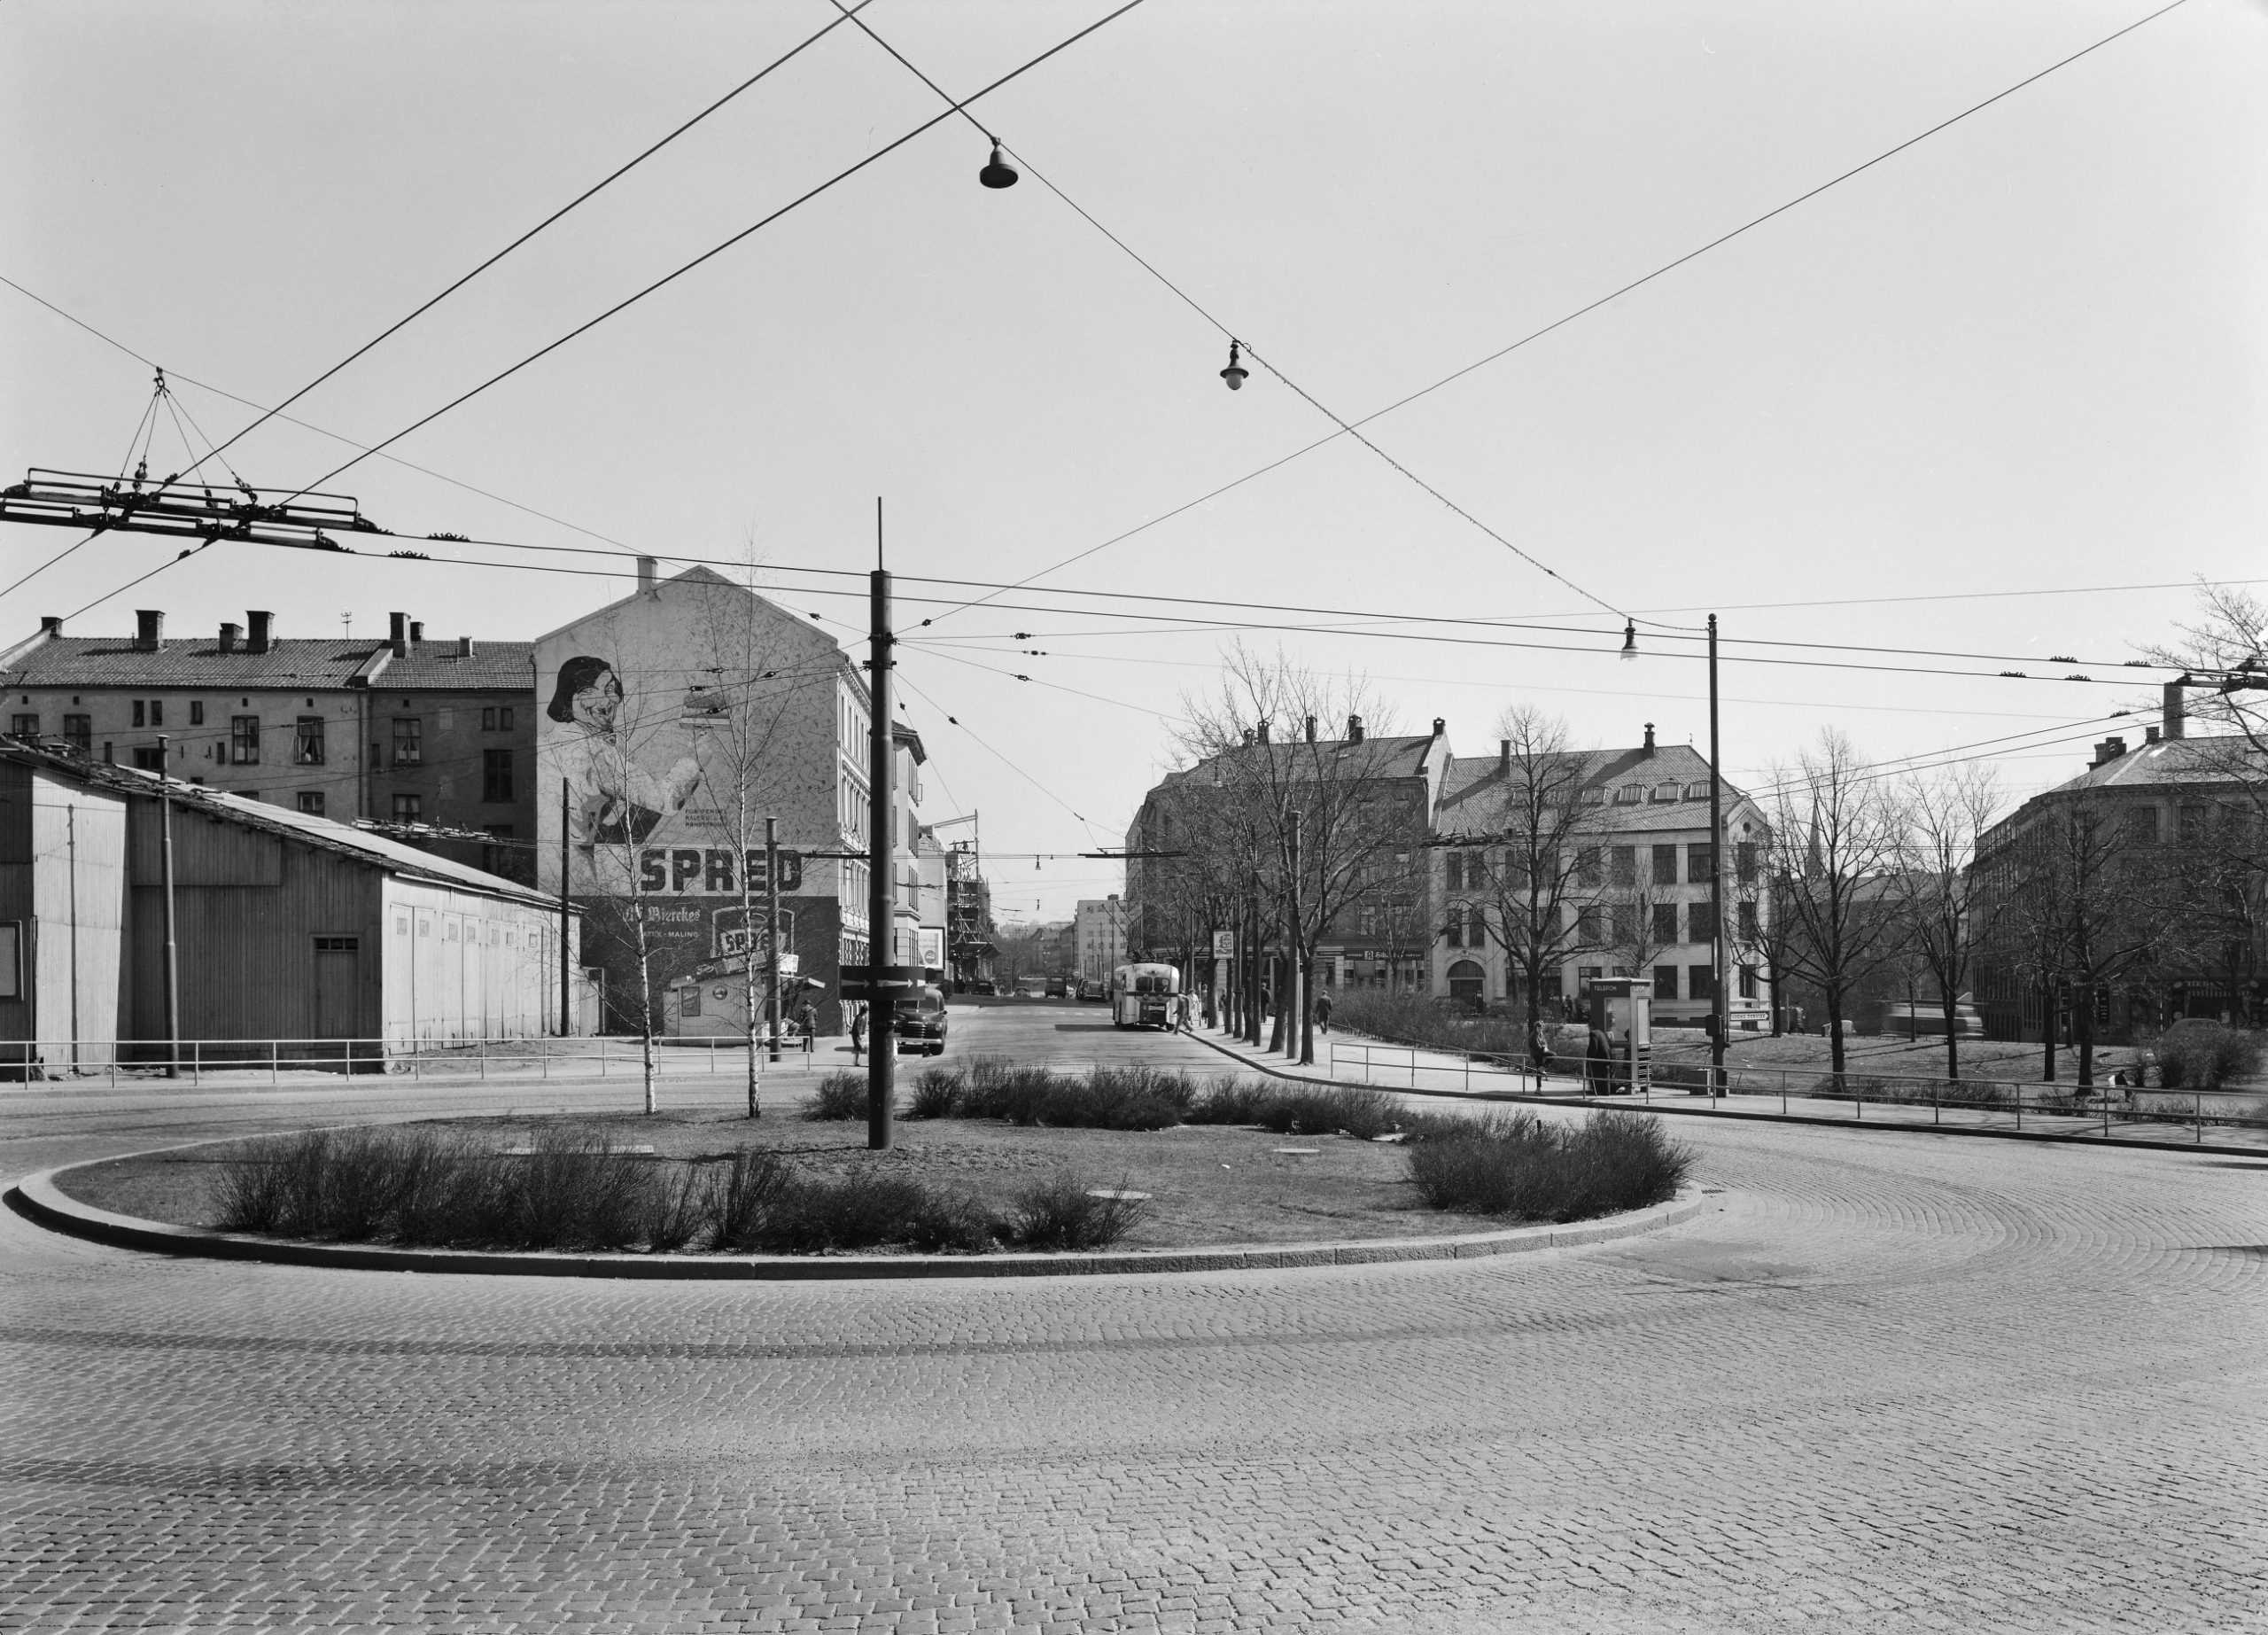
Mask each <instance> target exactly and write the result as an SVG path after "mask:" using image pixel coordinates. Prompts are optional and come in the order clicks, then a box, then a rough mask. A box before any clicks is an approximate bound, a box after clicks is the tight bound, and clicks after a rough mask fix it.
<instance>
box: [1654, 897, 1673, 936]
mask: <svg viewBox="0 0 2268 1635" xmlns="http://www.w3.org/2000/svg"><path fill="white" fill-rule="evenodd" d="M1654 940H1655V941H1656V942H1675V941H1676V940H1677V905H1676V904H1675V903H1656V904H1655V905H1654Z"/></svg>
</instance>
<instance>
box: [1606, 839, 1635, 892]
mask: <svg viewBox="0 0 2268 1635" xmlns="http://www.w3.org/2000/svg"><path fill="white" fill-rule="evenodd" d="M1607 860H1608V861H1607V870H1606V877H1607V880H1608V882H1609V883H1610V884H1614V885H1635V884H1638V848H1637V847H1635V846H1613V847H1610V848H1609V849H1608V852H1607Z"/></svg>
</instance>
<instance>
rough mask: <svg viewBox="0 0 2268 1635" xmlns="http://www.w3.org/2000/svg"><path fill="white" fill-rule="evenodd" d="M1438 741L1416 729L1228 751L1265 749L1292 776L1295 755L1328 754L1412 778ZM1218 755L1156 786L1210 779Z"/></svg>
mask: <svg viewBox="0 0 2268 1635" xmlns="http://www.w3.org/2000/svg"><path fill="white" fill-rule="evenodd" d="M1439 743H1441V740H1440V739H1439V738H1436V737H1435V736H1433V734H1431V733H1415V734H1411V735H1408V736H1399V737H1397V736H1385V737H1365V738H1361V739H1349V738H1325V739H1323V740H1321V741H1320V742H1317V743H1315V744H1309V743H1306V742H1304V741H1302V740H1294V741H1293V742H1292V743H1289V744H1285V743H1284V742H1282V741H1281V740H1278V741H1277V742H1275V743H1271V744H1248V745H1247V746H1246V747H1245V748H1244V749H1243V750H1242V751H1227V752H1228V753H1231V754H1237V753H1242V754H1246V755H1254V756H1257V755H1259V754H1260V753H1261V752H1262V751H1263V750H1264V751H1266V752H1267V753H1268V754H1269V755H1270V756H1271V757H1272V758H1274V759H1277V760H1278V761H1293V762H1294V765H1293V767H1291V768H1290V769H1289V770H1288V771H1287V774H1286V775H1287V776H1289V777H1293V778H1296V777H1297V776H1298V775H1299V772H1298V768H1297V766H1296V759H1297V758H1303V757H1307V756H1315V757H1317V758H1318V759H1321V758H1325V757H1327V758H1329V759H1330V760H1331V762H1332V765H1333V767H1334V769H1339V768H1344V767H1346V766H1348V764H1350V763H1352V764H1355V765H1357V766H1358V767H1359V772H1358V774H1357V775H1359V776H1362V777H1366V778H1414V777H1418V776H1421V775H1423V774H1424V772H1425V756H1426V752H1427V751H1430V750H1431V749H1433V746H1434V745H1435V744H1439ZM1217 759H1220V757H1218V756H1211V755H1208V756H1207V757H1206V758H1205V759H1203V760H1200V761H1199V762H1198V763H1197V764H1196V765H1195V766H1193V767H1183V768H1181V769H1180V770H1179V771H1177V772H1169V773H1168V774H1166V775H1165V776H1164V777H1162V778H1161V779H1159V780H1158V787H1159V788H1161V789H1162V788H1165V787H1167V786H1168V785H1169V784H1176V783H1181V782H1190V781H1194V782H1200V783H1202V782H1211V777H1210V775H1209V774H1208V773H1207V772H1206V768H1207V767H1210V766H1211V765H1212V764H1213V762H1214V761H1216V760H1217Z"/></svg>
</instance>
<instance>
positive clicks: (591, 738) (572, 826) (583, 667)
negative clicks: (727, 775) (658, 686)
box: [544, 654, 701, 880]
mask: <svg viewBox="0 0 2268 1635" xmlns="http://www.w3.org/2000/svg"><path fill="white" fill-rule="evenodd" d="M622 701H623V695H622V681H621V678H620V677H618V676H617V674H616V673H615V670H614V666H612V665H610V664H609V663H608V662H607V661H606V660H605V659H603V658H592V657H591V656H590V655H588V654H579V655H577V656H576V657H575V658H570V659H568V660H567V661H566V662H565V663H564V664H563V665H561V666H559V675H558V680H557V682H556V684H555V687H554V688H553V690H552V695H551V703H550V705H548V707H547V708H546V710H545V712H544V713H546V714H547V715H548V716H549V717H550V718H551V719H552V720H555V721H557V722H559V723H561V724H562V725H563V726H566V727H570V728H574V729H575V730H573V731H571V732H567V733H563V734H561V735H560V736H558V738H557V739H556V740H555V742H554V743H553V744H551V745H549V746H548V747H549V748H550V750H551V751H552V753H553V755H554V756H555V764H556V765H557V767H558V769H559V772H560V775H562V776H563V777H564V778H565V779H566V780H567V790H568V810H567V832H568V839H569V842H570V844H571V845H573V846H574V848H575V849H576V850H577V851H578V852H579V853H581V854H582V857H583V860H584V862H585V865H586V867H587V868H589V869H590V870H591V873H592V876H593V877H594V880H595V879H596V877H597V876H599V875H600V874H602V873H604V874H607V875H613V874H618V873H621V872H623V870H624V868H626V860H625V861H623V862H618V863H617V862H615V861H613V860H610V864H609V866H607V867H606V868H603V869H602V868H601V866H600V864H599V860H598V856H597V848H599V847H600V846H602V845H608V846H623V847H625V848H626V847H629V846H633V845H642V844H643V843H644V842H645V841H647V840H648V839H649V838H651V837H653V834H654V832H655V830H656V829H659V828H660V827H661V826H662V824H663V822H664V821H665V820H666V819H668V818H669V817H671V816H672V814H676V813H677V812H679V811H680V810H682V809H683V808H684V806H685V804H686V802H687V801H688V800H689V799H691V798H692V797H693V794H694V791H695V790H697V789H699V788H700V787H701V763H700V761H699V760H698V759H696V758H695V757H694V756H691V755H684V756H680V757H679V758H678V759H677V760H676V761H675V762H674V763H673V764H672V766H671V767H670V768H669V770H668V771H667V772H665V773H661V774H656V773H655V772H652V771H650V770H649V769H648V768H647V767H642V766H641V765H639V763H638V759H637V756H636V754H635V752H634V751H633V749H632V747H631V746H630V745H628V744H625V743H624V742H623V723H622V720H621V715H622Z"/></svg>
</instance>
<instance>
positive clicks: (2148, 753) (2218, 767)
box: [2047, 734, 2262, 795]
mask: <svg viewBox="0 0 2268 1635" xmlns="http://www.w3.org/2000/svg"><path fill="white" fill-rule="evenodd" d="M2248 761H2249V763H2250V765H2249V767H2248V766H2247V764H2246V763H2247V762H2248ZM2261 771H2262V765H2261V759H2260V757H2259V756H2258V755H2257V753H2256V752H2255V751H2252V750H2251V749H2250V748H2249V745H2248V744H2246V743H2245V741H2244V740H2243V739H2242V738H2241V737H2238V736H2235V735H2234V734H2227V735H2223V736H2213V737H2203V738H2165V739H2161V740H2160V741H2158V742H2157V743H2155V744H2141V745H2140V746H2139V747H2137V748H2135V749H2132V750H2129V751H2126V753H2125V754H2124V755H2121V756H2119V757H2117V759H2113V760H2107V761H2104V762H2102V763H2101V765H2100V766H2094V767H2088V768H2087V769H2086V770H2085V772H2083V773H2081V774H2079V775H2078V777H2076V778H2073V779H2072V780H2071V781H2070V782H2068V783H2059V784H2057V785H2056V786H2055V787H2054V789H2052V790H2048V791H2047V792H2048V793H2049V794H2050V795H2070V794H2077V793H2078V791H2080V790H2089V789H2140V788H2145V787H2148V786H2149V785H2152V784H2161V783H2220V782H2232V781H2233V780H2235V779H2237V778H2239V777H2251V778H2256V777H2258V776H2259V775H2260V774H2261Z"/></svg>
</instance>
